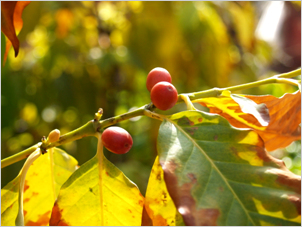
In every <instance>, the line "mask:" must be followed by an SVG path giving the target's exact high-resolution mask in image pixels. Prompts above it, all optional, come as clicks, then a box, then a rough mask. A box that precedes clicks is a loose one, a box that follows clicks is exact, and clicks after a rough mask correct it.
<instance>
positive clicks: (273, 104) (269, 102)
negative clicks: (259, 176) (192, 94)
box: [197, 91, 301, 151]
mask: <svg viewBox="0 0 302 227" xmlns="http://www.w3.org/2000/svg"><path fill="white" fill-rule="evenodd" d="M243 97H245V98H248V99H250V100H252V101H253V102H255V103H256V104H265V105H266V107H267V109H268V111H269V115H270V121H269V124H268V125H267V126H265V127H264V126H262V125H261V124H260V123H259V121H258V120H257V119H256V117H254V116H253V115H252V114H248V113H244V112H243V111H242V109H241V108H242V107H240V106H239V104H237V102H235V100H234V99H233V98H232V97H226V96H221V97H210V98H204V99H200V100H197V101H198V102H199V103H200V104H202V105H204V106H207V107H208V108H209V109H210V112H211V113H217V114H219V115H221V116H223V117H224V118H225V119H227V120H228V121H229V122H230V124H231V125H233V126H235V127H237V128H252V129H253V130H255V131H256V132H257V133H258V134H259V135H260V136H261V138H262V139H263V141H264V143H265V148H266V150H268V151H273V150H276V149H278V148H283V147H286V146H288V145H289V144H291V143H292V142H293V141H295V140H299V139H301V134H300V132H301V127H300V123H301V92H300V91H297V92H295V93H293V94H285V95H284V96H282V97H281V98H276V97H274V96H272V95H264V96H251V95H244V96H243Z"/></svg>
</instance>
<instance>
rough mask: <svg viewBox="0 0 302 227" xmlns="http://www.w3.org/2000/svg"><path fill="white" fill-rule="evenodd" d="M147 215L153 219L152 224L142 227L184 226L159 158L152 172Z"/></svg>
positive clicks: (147, 194)
mask: <svg viewBox="0 0 302 227" xmlns="http://www.w3.org/2000/svg"><path fill="white" fill-rule="evenodd" d="M144 208H145V210H146V214H145V215H148V216H149V218H150V219H151V223H144V220H148V218H145V219H144V218H143V222H142V225H153V226H180V225H184V223H183V220H182V216H181V215H180V213H179V212H178V211H177V209H176V207H175V205H174V202H173V200H172V199H171V197H170V195H169V192H168V190H167V187H166V183H165V181H164V173H163V170H162V167H161V165H160V163H159V161H158V156H157V157H156V159H155V162H154V165H153V167H152V170H151V174H150V178H149V182H148V187H147V192H146V198H145V206H144Z"/></svg>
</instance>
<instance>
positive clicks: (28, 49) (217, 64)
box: [1, 1, 301, 194]
mask: <svg viewBox="0 0 302 227" xmlns="http://www.w3.org/2000/svg"><path fill="white" fill-rule="evenodd" d="M281 3H282V4H281V5H282V7H281V5H280V4H279V11H278V10H276V7H277V6H278V5H277V4H275V5H274V7H275V8H272V4H270V2H137V1H131V2H89V1H85V2H73V1H71V2H61V1H57V2H55V1H52V2H31V3H30V4H29V5H28V6H27V7H26V8H25V10H24V12H23V16H22V18H23V21H24V25H23V29H22V30H21V32H20V34H19V36H18V38H19V40H20V51H19V55H18V57H17V58H15V57H14V51H13V49H11V50H10V52H9V56H8V61H7V62H6V64H5V66H2V67H1V70H2V72H1V158H2V159H3V158H5V157H8V156H10V155H13V154H15V153H18V152H20V151H21V150H23V149H26V148H27V147H29V146H31V145H33V144H35V143H37V142H40V141H41V138H42V136H47V135H48V133H49V132H50V131H51V130H53V129H55V128H57V129H59V130H60V131H61V134H64V133H67V132H69V131H71V130H73V129H75V128H78V127H80V126H81V125H83V124H84V123H86V122H87V121H89V120H91V119H93V117H94V113H95V112H96V111H97V110H98V109H99V108H103V110H104V115H103V119H104V118H108V117H112V116H115V115H118V114H122V113H125V112H127V111H129V110H131V109H132V108H135V107H140V106H142V105H144V104H147V103H149V102H150V97H149V92H148V91H147V89H146V86H145V81H146V77H147V74H148V72H149V71H150V70H151V69H153V68H155V67H163V68H166V69H167V70H168V71H169V72H170V74H171V75H172V78H173V84H174V85H175V87H176V88H177V89H178V92H179V93H187V92H193V91H200V90H204V89H209V88H212V87H226V86H231V85H236V84H241V83H246V82H251V81H255V80H258V79H262V78H264V77H268V76H271V75H273V74H275V73H282V72H287V71H290V70H293V69H296V68H298V67H301V53H300V50H301V3H300V2H286V3H284V2H281ZM270 7H271V9H274V10H273V12H274V13H275V14H272V15H271V16H269V17H268V18H270V21H268V19H266V25H265V20H264V19H265V18H264V15H265V12H269V8H270ZM271 11H272V10H271ZM278 13H279V14H278ZM280 15H283V16H280ZM263 18H264V19H263ZM278 18H279V19H280V20H279V19H278ZM261 21H262V22H261ZM299 23H300V25H299ZM267 24H269V26H267ZM288 24H290V25H291V29H290V30H288ZM261 26H262V27H261ZM265 26H267V27H265ZM274 26H275V27H276V28H277V30H275V31H270V32H268V35H267V34H266V35H265V32H264V31H268V28H273V27H274ZM261 29H262V30H261ZM299 29H300V30H299ZM269 35H270V36H269ZM299 45H300V47H299ZM4 47H5V42H4V35H3V33H2V36H1V49H2V57H3V52H4ZM296 90H297V88H295V87H292V86H289V85H265V86H261V87H258V88H254V89H250V90H245V91H242V93H245V94H254V95H258V94H272V95H275V96H277V97H280V96H282V95H283V94H284V93H286V92H288V93H291V92H294V91H296ZM176 108H177V107H176ZM167 113H169V111H167ZM159 124H160V122H158V121H156V120H153V119H149V118H147V117H141V118H137V119H133V120H129V121H124V122H122V123H120V124H119V126H121V127H123V128H125V129H126V130H128V131H129V133H130V134H131V135H132V137H133V140H134V145H133V147H132V149H131V151H130V152H129V153H127V154H124V155H116V154H113V153H110V152H107V151H105V155H106V157H107V158H108V159H109V160H110V161H112V162H113V163H114V164H115V165H116V166H117V167H118V168H120V169H121V170H122V171H123V172H124V173H125V174H126V175H127V176H128V177H129V178H130V179H131V180H132V181H134V182H135V183H136V184H137V185H138V186H139V188H140V190H141V192H142V193H143V194H144V193H145V190H146V185H147V182H148V176H149V173H150V170H151V167H152V164H153V162H154V159H155V156H156V138H157V131H158V127H159ZM96 144H97V140H96V138H83V139H81V140H78V141H75V142H72V143H69V144H66V145H63V146H62V147H61V148H62V149H64V150H65V151H67V152H68V153H69V154H71V155H73V156H74V157H75V158H76V159H77V160H78V161H79V165H81V164H83V163H84V162H86V161H88V160H89V159H90V158H92V157H93V156H94V155H95V153H96ZM300 153H301V142H300V141H296V142H294V143H293V144H291V145H290V146H289V147H288V148H286V149H280V150H277V151H274V152H272V154H273V155H274V156H276V157H278V158H281V159H283V160H284V161H285V163H286V165H287V166H288V168H290V170H291V171H293V172H294V173H296V174H301V154H300ZM23 163H24V161H20V162H18V163H16V164H13V165H11V166H8V167H6V168H3V169H2V174H1V184H2V187H3V186H4V185H6V184H7V183H8V182H9V181H10V180H12V179H13V178H14V177H15V176H16V175H17V174H18V172H19V170H20V169H21V167H22V165H23Z"/></svg>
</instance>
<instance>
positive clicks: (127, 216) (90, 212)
mask: <svg viewBox="0 0 302 227" xmlns="http://www.w3.org/2000/svg"><path fill="white" fill-rule="evenodd" d="M101 172H102V182H100V177H99V159H98V157H97V156H95V157H94V158H92V159H91V160H89V161H88V162H86V163H84V164H83V165H82V166H81V167H80V168H79V169H78V170H77V171H76V172H75V173H74V174H73V175H72V176H71V177H70V178H69V179H68V180H67V181H66V183H65V184H64V185H63V186H62V188H61V190H60V193H59V196H58V199H57V202H56V204H55V206H54V208H53V211H52V215H51V220H50V225H76V226H88V225H104V226H107V225H111V226H112V225H113V226H121V225H128V226H137V225H140V224H141V215H142V210H143V205H144V198H143V196H142V195H141V193H140V191H139V190H138V188H137V187H136V185H135V184H133V183H132V182H131V181H130V180H129V179H128V178H127V177H126V176H125V175H124V174H123V173H122V172H121V171H120V170H119V169H118V168H117V167H115V166H114V165H113V164H112V163H111V162H109V161H108V160H107V159H106V158H105V157H103V168H102V171H101ZM100 190H101V192H100ZM101 199H102V201H101ZM101 204H102V205H101Z"/></svg>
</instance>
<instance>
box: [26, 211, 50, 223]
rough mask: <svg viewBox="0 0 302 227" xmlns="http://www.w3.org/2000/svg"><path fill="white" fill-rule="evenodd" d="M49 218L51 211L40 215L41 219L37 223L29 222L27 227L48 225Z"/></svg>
mask: <svg viewBox="0 0 302 227" xmlns="http://www.w3.org/2000/svg"><path fill="white" fill-rule="evenodd" d="M49 216H50V211H47V212H46V213H45V214H42V215H39V218H38V220H37V221H35V222H34V221H31V220H29V221H28V222H26V224H25V225H26V226H41V225H48V222H49Z"/></svg>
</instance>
